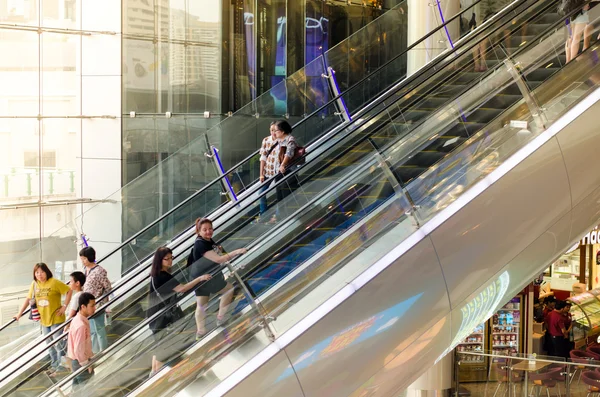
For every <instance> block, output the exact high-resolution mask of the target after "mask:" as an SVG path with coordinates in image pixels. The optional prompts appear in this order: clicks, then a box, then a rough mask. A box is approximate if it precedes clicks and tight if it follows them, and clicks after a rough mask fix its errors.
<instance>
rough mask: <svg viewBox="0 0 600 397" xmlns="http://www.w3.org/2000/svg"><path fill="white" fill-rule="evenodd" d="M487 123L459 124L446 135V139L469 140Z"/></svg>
mask: <svg viewBox="0 0 600 397" xmlns="http://www.w3.org/2000/svg"><path fill="white" fill-rule="evenodd" d="M484 126H485V123H474V122H466V123H465V122H462V121H461V122H457V123H456V124H455V125H454V126H452V128H450V129H449V130H448V131H446V132H445V133H444V135H443V136H444V137H461V138H468V137H470V136H472V135H473V134H475V133H476V132H477V131H479V130H480V129H482V128H483V127H484Z"/></svg>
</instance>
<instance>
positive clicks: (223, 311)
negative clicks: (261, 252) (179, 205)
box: [188, 218, 247, 340]
mask: <svg viewBox="0 0 600 397" xmlns="http://www.w3.org/2000/svg"><path fill="white" fill-rule="evenodd" d="M213 232H214V229H213V224H212V221H211V220H210V219H207V218H198V219H196V234H197V235H198V237H197V238H196V241H195V242H194V248H193V249H192V254H191V256H192V258H191V260H190V259H188V261H189V262H190V263H191V264H190V278H191V279H195V278H196V277H200V276H202V275H204V274H210V275H211V279H210V281H208V282H206V283H204V284H202V285H200V286H199V287H198V288H196V289H195V290H194V292H195V293H196V303H197V306H196V316H195V318H196V340H200V339H202V337H203V336H204V335H206V332H207V331H206V327H205V324H204V318H205V316H206V314H205V313H206V308H207V306H208V299H209V297H210V295H213V294H220V295H221V301H220V302H219V312H218V314H217V326H219V327H220V326H222V325H223V324H224V323H225V322H226V321H227V319H226V315H227V309H228V308H229V305H230V304H231V300H232V299H233V285H232V284H231V283H229V282H227V281H225V277H224V276H223V273H222V272H221V269H220V266H221V264H223V263H225V262H228V261H230V260H232V259H233V258H235V257H236V256H239V255H242V254H245V253H246V252H247V250H246V248H239V249H236V250H234V251H231V252H229V253H223V250H222V248H221V247H220V246H218V245H217V244H216V243H215V242H214V240H213V239H212V236H213Z"/></svg>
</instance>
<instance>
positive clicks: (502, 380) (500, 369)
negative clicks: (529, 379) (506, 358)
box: [493, 363, 523, 397]
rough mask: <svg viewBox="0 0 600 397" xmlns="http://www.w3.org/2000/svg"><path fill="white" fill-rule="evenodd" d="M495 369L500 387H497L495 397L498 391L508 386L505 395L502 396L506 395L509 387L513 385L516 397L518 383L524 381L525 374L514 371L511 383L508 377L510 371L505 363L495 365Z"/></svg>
mask: <svg viewBox="0 0 600 397" xmlns="http://www.w3.org/2000/svg"><path fill="white" fill-rule="evenodd" d="M493 368H494V372H495V373H496V375H497V377H498V387H496V391H495V392H494V396H493V397H496V394H498V391H499V390H500V388H501V387H502V386H503V385H506V390H504V393H503V394H502V395H505V394H506V393H507V392H508V387H509V385H510V384H511V383H512V385H513V395H515V396H516V395H517V383H519V382H522V381H523V374H522V373H521V372H519V371H512V372H511V377H510V382H509V377H508V373H509V371H508V367H507V366H506V365H505V363H494V364H493Z"/></svg>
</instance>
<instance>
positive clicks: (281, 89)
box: [271, 4, 287, 115]
mask: <svg viewBox="0 0 600 397" xmlns="http://www.w3.org/2000/svg"><path fill="white" fill-rule="evenodd" d="M276 16H277V18H276V19H275V23H276V24H277V28H276V30H275V31H276V37H275V70H274V71H273V75H271V87H272V88H271V97H272V98H273V109H274V112H275V113H276V114H278V115H282V114H285V113H287V92H286V87H285V84H280V83H281V82H283V81H284V80H285V76H286V56H287V54H286V49H287V17H286V9H285V4H279V6H278V7H277V13H276Z"/></svg>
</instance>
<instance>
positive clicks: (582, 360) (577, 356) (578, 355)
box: [569, 350, 596, 383]
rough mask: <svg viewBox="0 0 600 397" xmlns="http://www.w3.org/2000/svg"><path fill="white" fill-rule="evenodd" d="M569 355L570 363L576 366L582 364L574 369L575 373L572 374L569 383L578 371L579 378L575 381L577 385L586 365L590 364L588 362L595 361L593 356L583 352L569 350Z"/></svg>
mask: <svg viewBox="0 0 600 397" xmlns="http://www.w3.org/2000/svg"><path fill="white" fill-rule="evenodd" d="M569 355H570V356H571V361H573V362H574V363H576V364H583V365H577V366H576V367H575V372H573V375H572V378H571V382H572V381H573V378H575V374H576V373H577V372H578V371H579V378H578V380H577V383H579V382H580V381H581V374H582V373H583V370H584V369H585V368H586V365H587V364H589V363H590V361H593V360H595V359H596V357H595V355H593V354H591V353H588V352H585V351H583V350H571V351H570V352H569Z"/></svg>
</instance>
